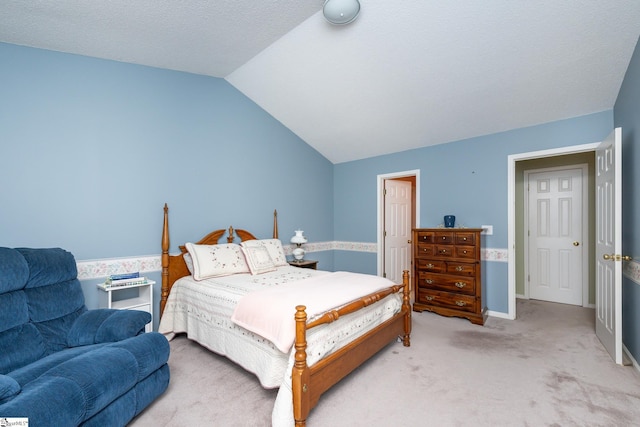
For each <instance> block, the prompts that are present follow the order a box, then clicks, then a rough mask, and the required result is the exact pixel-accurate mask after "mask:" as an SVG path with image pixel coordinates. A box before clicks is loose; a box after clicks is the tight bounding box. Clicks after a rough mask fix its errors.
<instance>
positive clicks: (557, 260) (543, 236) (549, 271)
mask: <svg viewBox="0 0 640 427" xmlns="http://www.w3.org/2000/svg"><path fill="white" fill-rule="evenodd" d="M586 173H587V167H586V165H584V166H578V167H567V168H566V169H559V168H553V169H546V170H544V171H542V170H541V171H530V172H527V173H525V175H526V177H527V179H526V182H527V185H528V187H527V188H528V192H527V194H528V196H527V202H528V203H527V205H528V208H527V215H528V230H527V231H528V235H527V236H526V237H527V240H528V245H527V255H528V257H527V261H528V263H527V272H526V274H527V279H528V285H529V297H530V298H533V299H539V300H543V301H552V302H558V303H562V304H573V305H580V306H582V304H583V299H582V293H583V288H584V281H585V280H586V279H587V277H585V274H586V273H585V268H584V267H585V264H584V259H583V258H584V250H583V248H584V247H586V243H587V242H585V240H586V239H585V236H586V233H585V230H584V227H583V226H584V225H585V224H586V220H585V218H584V217H585V215H586V212H587V209H586V208H585V206H584V204H583V201H584V202H586V200H583V185H584V184H583V182H586Z"/></svg>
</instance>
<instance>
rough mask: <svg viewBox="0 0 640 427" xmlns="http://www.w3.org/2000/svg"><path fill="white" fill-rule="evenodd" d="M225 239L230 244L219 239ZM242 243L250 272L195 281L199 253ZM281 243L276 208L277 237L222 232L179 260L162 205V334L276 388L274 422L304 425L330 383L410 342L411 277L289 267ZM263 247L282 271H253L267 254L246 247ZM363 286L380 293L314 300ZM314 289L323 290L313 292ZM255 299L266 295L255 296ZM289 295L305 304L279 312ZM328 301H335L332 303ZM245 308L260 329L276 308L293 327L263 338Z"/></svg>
mask: <svg viewBox="0 0 640 427" xmlns="http://www.w3.org/2000/svg"><path fill="white" fill-rule="evenodd" d="M225 234H226V243H224V242H223V243H220V240H221V239H222V237H223V236H225ZM236 238H237V239H239V240H240V243H239V244H237V245H238V246H239V245H242V248H243V249H242V251H243V253H244V254H245V255H246V256H247V262H248V264H250V265H251V266H252V267H251V271H250V272H248V273H247V272H240V273H237V274H228V275H223V276H221V277H218V276H214V277H205V278H203V277H198V274H200V275H202V274H201V273H202V272H203V267H202V265H201V264H199V263H198V261H197V259H198V252H197V250H200V248H204V247H207V246H213V247H215V248H218V247H220V248H222V247H224V248H229V247H230V246H233V249H234V250H237V248H236V247H235V246H236V244H235V243H234V241H235V240H236ZM278 244H279V245H280V246H281V244H280V242H279V240H278V223H277V213H276V212H274V217H273V235H272V237H271V239H257V238H256V237H255V236H254V235H253V234H252V233H250V232H248V231H246V230H241V229H233V227H229V229H219V230H215V231H213V232H211V233H209V234H208V235H206V236H205V237H204V238H202V239H200V240H199V241H198V242H197V243H186V244H185V245H182V246H180V253H179V254H175V255H172V254H170V253H169V248H170V238H169V220H168V206H167V205H166V204H165V206H164V226H163V232H162V289H161V301H160V314H161V319H160V326H159V331H160V332H162V333H164V334H165V336H167V338H168V339H171V338H172V337H173V336H174V335H175V334H179V333H186V334H187V336H188V338H189V339H192V340H194V341H196V342H198V343H199V344H200V345H202V346H204V347H206V348H208V349H209V350H211V351H214V352H216V353H218V354H221V355H224V356H226V357H227V358H229V359H230V360H232V361H234V362H235V363H237V364H239V365H240V366H242V367H243V368H245V369H247V370H248V371H250V372H253V373H254V374H255V375H256V376H257V377H258V379H259V381H260V383H261V385H262V386H263V387H265V388H276V387H278V388H279V391H278V395H277V398H276V402H275V404H274V410H273V414H272V424H273V426H277V427H280V426H290V425H294V424H295V425H296V426H304V425H305V423H306V420H307V417H308V415H309V412H310V411H311V409H312V408H313V407H314V406H315V405H316V404H317V402H318V400H319V398H320V396H321V394H322V393H324V392H325V391H326V390H328V389H329V388H330V387H331V386H332V385H334V384H336V383H337V382H338V381H340V380H341V379H342V378H344V377H345V376H346V375H348V374H349V373H350V372H351V371H353V370H354V369H355V368H357V367H358V366H360V365H361V364H362V363H363V362H364V361H366V360H367V359H369V358H370V357H371V356H373V355H374V354H375V353H377V352H378V351H379V350H381V349H382V348H384V347H385V346H387V345H388V344H389V343H391V342H392V341H394V340H399V341H401V342H402V343H403V344H404V345H405V346H409V345H410V333H411V307H410V294H409V292H410V291H409V274H408V272H406V271H405V272H404V275H403V283H402V284H393V283H391V282H389V281H387V280H386V279H382V278H379V277H378V276H370V275H358V274H356V273H343V272H324V271H319V270H318V271H316V270H312V269H303V268H298V267H292V266H290V265H289V264H288V263H287V262H286V258H284V259H283V257H284V253H283V252H282V248H281V247H280V248H278V247H277V246H278ZM214 245H215V246H214ZM257 246H263V247H265V248H267V249H268V251H266V252H268V253H269V254H270V259H272V260H276V262H275V263H274V264H277V265H274V266H272V268H269V269H267V268H265V269H264V270H265V271H258V272H257V273H256V272H254V268H255V267H256V265H259V263H253V264H252V263H251V262H249V259H250V258H251V257H250V255H252V254H256V253H261V254H264V253H265V250H263V249H260V250H258V249H256V250H255V251H253V252H247V251H245V250H246V248H251V247H254V248H255V247H257ZM225 250H226V249H225ZM274 250H275V251H276V252H274ZM185 254H187V256H186V258H185ZM274 254H276V255H274ZM191 255H194V256H195V259H194V257H192V256H191ZM188 263H189V265H187V264H188ZM194 264H195V267H194ZM230 264H231V263H227V265H230ZM198 266H200V269H199V272H198ZM194 269H195V270H196V271H194ZM192 271H193V273H192ZM364 276H367V277H364ZM196 277H197V278H198V279H199V280H196ZM343 280H349V282H345V283H349V285H348V286H343V285H342V284H341V283H342V282H341V281H343ZM352 281H353V282H352ZM383 281H386V282H383ZM365 282H366V284H365ZM369 282H374V283H369ZM301 283H302V284H304V291H303V290H302V289H303V287H302V286H301V285H300V284H301ZM351 283H354V285H353V286H352V285H351ZM361 283H362V286H363V287H362V289H376V290H375V291H374V292H368V293H363V294H361V295H358V296H357V297H356V298H353V295H348V296H347V295H345V296H343V298H347V299H345V300H344V301H342V302H341V303H339V304H337V305H335V306H333V305H331V306H330V307H331V308H329V309H324V308H325V306H323V305H322V303H320V302H317V301H319V300H322V298H319V296H320V295H321V294H318V293H317V292H318V289H321V290H325V292H324V293H325V294H331V293H332V292H326V290H327V289H334V288H335V289H338V288H343V289H344V288H349V289H350V291H349V292H356V291H355V289H357V288H358V286H360V284H361ZM371 286H373V288H371ZM332 287H333V288H332ZM314 289H315V292H316V294H313V292H314ZM272 291H274V292H279V294H277V295H279V296H278V297H276V299H274V300H273V301H274V302H273V303H269V304H265V307H267V306H268V307H274V308H273V309H271V310H252V309H251V307H252V306H251V305H250V304H249V302H248V301H250V300H251V297H253V302H254V304H255V302H256V301H258V302H260V301H266V300H264V299H263V298H268V296H269V295H271V292H272ZM297 292H310V294H306V293H305V294H300V293H297ZM258 295H259V298H260V299H257V298H258ZM283 295H286V296H288V297H289V298H290V299H292V300H293V301H297V298H300V301H299V303H296V304H293V305H292V306H291V312H290V313H289V310H280V309H277V308H275V307H277V304H278V302H277V301H278V299H281V297H282V296H283ZM310 295H315V296H310ZM290 303H291V302H289V303H287V304H290ZM247 304H249V305H247ZM282 304H285V302H282ZM303 304H305V305H303ZM324 304H325V305H326V304H332V303H331V302H329V301H326V302H324ZM293 306H295V308H293ZM241 307H245V310H244V314H245V315H247V314H248V315H249V317H251V315H259V316H263V317H261V319H260V320H261V321H262V324H264V319H265V318H264V316H266V315H268V314H267V312H269V311H271V312H280V313H279V314H282V313H287V314H286V319H285V320H284V321H283V320H282V319H281V317H282V316H280V318H278V319H277V321H278V322H281V323H282V322H284V323H283V324H285V323H286V328H284V329H285V330H286V333H283V332H282V331H280V330H279V331H278V332H277V333H276V336H275V337H274V336H269V335H268V334H269V332H270V331H272V329H269V330H267V331H266V333H264V335H263V331H262V330H255V329H252V326H253V325H251V324H249V326H247V324H245V323H243V321H247V320H246V317H245V318H240V316H241V315H242V310H240V309H241ZM262 311H264V312H265V313H262ZM277 314H278V313H275V314H274V313H271V314H269V315H277ZM289 316H290V317H292V319H291V318H290V317H289ZM247 322H248V321H247ZM269 325H271V323H269ZM256 331H257V332H256ZM265 336H268V337H269V339H267V338H265ZM283 338H284V340H283ZM288 346H289V347H288ZM289 348H290V349H289Z"/></svg>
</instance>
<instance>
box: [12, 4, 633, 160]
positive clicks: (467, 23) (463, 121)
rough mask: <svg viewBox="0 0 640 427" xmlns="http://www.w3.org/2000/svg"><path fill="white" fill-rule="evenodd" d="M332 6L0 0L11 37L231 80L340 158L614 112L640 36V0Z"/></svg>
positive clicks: (308, 139)
mask: <svg viewBox="0 0 640 427" xmlns="http://www.w3.org/2000/svg"><path fill="white" fill-rule="evenodd" d="M322 3H323V0H313V1H312V0H286V1H277V0H272V1H266V0H263V1H257V0H229V1H225V0H211V1H204V0H201V1H197V0H184V1H180V2H176V1H174V0H143V1H131V0H112V1H102V2H87V1H83V0H41V1H35V0H22V1H20V0H3V1H2V2H0V41H3V42H8V43H15V44H20V45H26V46H33V47H40V48H45V49H51V50H57V51H63V52H71V53H78V54H82V55H88V56H95V57H100V58H107V59H114V60H118V61H124V62H132V63H137V64H144V65H150V66H154V67H161V68H169V69H174V70H181V71H187V72H192V73H197V74H205V75H211V76H216V77H224V78H226V79H227V80H228V81H229V82H230V83H231V84H233V85H234V86H235V87H236V88H238V89H239V90H240V91H242V92H243V93H245V94H246V95H247V96H248V97H249V98H251V99H252V100H253V101H255V102H256V103H257V104H259V105H260V106H261V107H262V108H264V109H265V110H266V111H268V112H269V113H270V114H271V115H273V116H274V117H275V118H276V119H277V120H279V121H280V122H282V123H283V124H284V125H285V126H287V127H288V128H289V129H291V130H292V131H293V132H295V133H296V134H297V135H298V136H300V137H301V138H302V139H304V140H305V141H306V142H307V143H309V144H310V145H311V146H313V147H314V148H316V149H317V150H318V151H319V152H320V153H321V154H323V155H324V156H326V157H327V158H328V159H329V160H331V161H332V162H334V163H340V162H345V161H350V160H355V159H361V158H366V157H371V156H376V155H381V154H387V153H391V152H396V151H402V150H408V149H412V148H418V147H423V146H427V145H433V144H440V143H445V142H449V141H455V140H459V139H464V138H470V137H474V136H479V135H486V134H490V133H494V132H500V131H505V130H510V129H515V128H519V127H523V126H530V125H535V124H540V123H545V122H549V121H554V120H559V119H564V118H570V117H576V116H580V115H584V114H589V113H594V112H598V111H603V110H608V109H611V108H613V104H614V102H615V99H616V97H617V94H618V90H619V88H620V84H621V83H622V79H623V77H624V73H625V71H626V69H627V66H628V64H629V60H630V58H631V54H632V53H633V49H634V47H635V44H636V42H637V41H638V36H639V35H640V1H638V0H609V1H596V0H587V1H585V0H555V1H549V0H539V1H535V2H531V1H525V0H518V1H514V0H490V1H478V0H459V1H446V2H444V1H440V0H438V1H436V0H403V1H388V0H387V1H382V0H360V3H361V5H362V8H361V12H360V16H359V17H358V18H357V19H356V21H355V22H353V23H351V24H349V25H347V26H333V25H331V24H328V23H327V22H326V21H324V19H323V17H322V14H321V12H320V10H321V8H322ZM585 142H591V141H585Z"/></svg>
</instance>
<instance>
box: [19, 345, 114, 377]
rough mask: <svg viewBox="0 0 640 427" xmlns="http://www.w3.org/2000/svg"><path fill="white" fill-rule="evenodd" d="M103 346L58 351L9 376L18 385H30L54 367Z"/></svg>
mask: <svg viewBox="0 0 640 427" xmlns="http://www.w3.org/2000/svg"><path fill="white" fill-rule="evenodd" d="M102 346H103V344H100V345H94V346H84V347H75V348H69V349H66V350H62V351H58V352H57V353H53V354H50V355H49V356H46V357H43V358H41V359H38V360H36V361H35V362H33V363H30V364H28V365H26V366H23V367H22V368H19V369H16V370H14V371H11V372H9V374H8V375H9V376H10V377H11V378H13V379H14V380H16V381H17V382H18V384H20V385H21V386H24V385H25V384H28V383H30V382H31V381H33V380H35V379H36V378H38V377H40V376H41V375H43V374H45V373H46V372H47V371H49V370H50V369H51V368H53V367H54V366H58V365H59V364H61V363H63V362H66V361H67V360H70V359H73V358H74V357H76V356H79V355H81V354H84V353H88V352H90V351H93V350H95V349H97V348H100V347H102Z"/></svg>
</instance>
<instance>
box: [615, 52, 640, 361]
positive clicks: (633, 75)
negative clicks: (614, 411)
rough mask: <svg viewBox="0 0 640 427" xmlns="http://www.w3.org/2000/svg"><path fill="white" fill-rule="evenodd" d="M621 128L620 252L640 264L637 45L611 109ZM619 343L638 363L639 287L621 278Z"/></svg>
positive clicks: (639, 79) (639, 66) (639, 60)
mask: <svg viewBox="0 0 640 427" xmlns="http://www.w3.org/2000/svg"><path fill="white" fill-rule="evenodd" d="M613 112H614V119H615V124H616V126H617V127H618V126H619V127H622V200H623V202H622V233H623V235H622V253H623V254H624V255H630V256H632V257H633V258H634V260H635V262H639V261H640V224H639V222H640V173H639V172H638V165H640V150H638V145H639V144H640V44H637V45H636V48H635V52H634V54H633V57H632V58H631V62H630V64H629V68H628V69H627V72H626V74H625V78H624V81H623V83H622V86H621V88H620V92H619V94H618V99H617V100H616V104H615V107H614V109H613ZM622 286H623V287H622V304H623V306H622V341H623V343H624V345H625V346H626V347H627V349H628V350H629V352H630V353H631V354H632V355H633V357H634V359H636V361H638V360H640V311H639V310H638V307H640V286H639V285H638V283H636V282H634V281H632V280H630V279H629V278H627V277H625V278H624V279H623V285H622Z"/></svg>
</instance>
